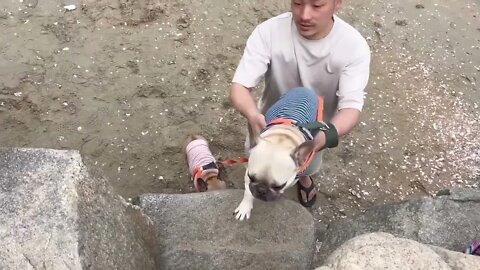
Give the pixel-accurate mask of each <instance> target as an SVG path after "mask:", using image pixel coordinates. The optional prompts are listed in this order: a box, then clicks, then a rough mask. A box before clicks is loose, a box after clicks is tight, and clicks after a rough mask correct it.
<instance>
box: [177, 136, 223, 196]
mask: <svg viewBox="0 0 480 270" xmlns="http://www.w3.org/2000/svg"><path fill="white" fill-rule="evenodd" d="M184 152H185V158H186V161H187V165H188V169H189V172H190V175H191V176H192V180H193V183H194V185H195V189H196V190H197V191H198V192H205V191H212V190H221V189H225V188H226V184H225V181H222V180H221V179H220V178H219V177H218V173H219V171H218V165H217V161H216V160H215V158H214V157H213V155H212V152H211V151H210V148H209V146H208V142H207V140H206V139H205V138H204V137H203V136H200V135H190V136H188V138H187V140H186V141H185V147H184Z"/></svg>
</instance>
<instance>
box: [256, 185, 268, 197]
mask: <svg viewBox="0 0 480 270" xmlns="http://www.w3.org/2000/svg"><path fill="white" fill-rule="evenodd" d="M257 191H258V194H259V195H260V196H265V195H267V192H268V189H267V187H265V186H263V185H259V186H257Z"/></svg>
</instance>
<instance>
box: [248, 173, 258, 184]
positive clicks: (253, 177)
mask: <svg viewBox="0 0 480 270" xmlns="http://www.w3.org/2000/svg"><path fill="white" fill-rule="evenodd" d="M248 178H250V182H252V183H255V182H257V178H255V176H253V175H251V174H249V175H248Z"/></svg>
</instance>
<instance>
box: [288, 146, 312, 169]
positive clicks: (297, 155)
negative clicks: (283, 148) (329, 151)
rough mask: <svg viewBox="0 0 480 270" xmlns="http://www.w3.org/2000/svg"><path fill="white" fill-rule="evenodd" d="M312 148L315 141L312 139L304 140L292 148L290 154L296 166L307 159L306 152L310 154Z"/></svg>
mask: <svg viewBox="0 0 480 270" xmlns="http://www.w3.org/2000/svg"><path fill="white" fill-rule="evenodd" d="M314 148H315V143H314V142H313V141H306V142H304V143H302V144H300V145H299V146H298V147H297V148H295V150H293V152H292V154H291V156H292V158H293V161H295V164H296V165H297V167H300V166H302V165H303V164H304V163H305V162H306V161H307V158H308V154H310V152H312V151H313V149H314Z"/></svg>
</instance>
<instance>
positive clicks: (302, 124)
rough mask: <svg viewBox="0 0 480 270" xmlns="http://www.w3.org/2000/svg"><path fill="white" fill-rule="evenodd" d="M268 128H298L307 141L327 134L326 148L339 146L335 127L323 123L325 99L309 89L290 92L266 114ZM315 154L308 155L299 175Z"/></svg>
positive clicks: (301, 88)
mask: <svg viewBox="0 0 480 270" xmlns="http://www.w3.org/2000/svg"><path fill="white" fill-rule="evenodd" d="M265 121H266V122H267V126H266V127H265V129H264V130H263V131H262V132H264V131H265V130H267V129H269V128H270V127H272V126H274V125H288V126H295V127H297V128H298V129H299V130H300V131H301V132H302V134H303V135H304V137H305V140H313V139H314V138H315V136H316V135H317V134H318V132H320V131H322V132H325V138H326V143H325V147H326V148H333V147H336V146H337V145H338V133H337V130H336V128H335V126H334V125H332V124H327V123H325V122H323V98H322V97H321V96H318V95H317V94H315V93H314V92H313V91H310V90H309V89H307V88H303V87H299V88H294V89H292V90H289V91H288V92H287V93H286V94H285V95H284V96H282V98H280V99H279V100H278V101H277V102H276V103H275V104H273V105H272V107H270V108H269V109H268V111H267V112H266V113H265ZM314 155H315V152H314V151H312V152H310V153H309V154H308V157H307V160H306V162H305V164H303V165H302V166H301V167H300V168H299V169H298V173H299V175H300V174H301V173H303V172H304V171H305V169H306V168H307V167H308V165H310V163H311V161H312V159H313V156H314Z"/></svg>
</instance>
